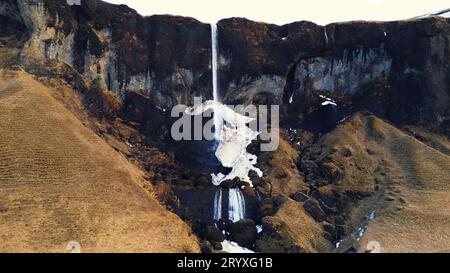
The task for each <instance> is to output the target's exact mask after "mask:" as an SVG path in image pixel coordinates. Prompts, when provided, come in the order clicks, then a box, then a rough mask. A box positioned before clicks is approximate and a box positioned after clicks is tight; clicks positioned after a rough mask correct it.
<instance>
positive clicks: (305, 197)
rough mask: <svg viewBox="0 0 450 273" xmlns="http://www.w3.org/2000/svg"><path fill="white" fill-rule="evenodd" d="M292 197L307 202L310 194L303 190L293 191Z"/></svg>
mask: <svg viewBox="0 0 450 273" xmlns="http://www.w3.org/2000/svg"><path fill="white" fill-rule="evenodd" d="M290 197H291V198H292V199H293V200H295V201H297V202H305V201H306V200H308V199H309V196H308V195H306V194H304V193H302V192H296V193H293V194H292V195H291V196H290Z"/></svg>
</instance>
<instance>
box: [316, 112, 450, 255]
mask: <svg viewBox="0 0 450 273" xmlns="http://www.w3.org/2000/svg"><path fill="white" fill-rule="evenodd" d="M436 141H437V140H436ZM439 141H440V142H441V144H443V145H444V146H447V145H449V144H450V143H449V141H448V140H445V139H442V138H440V139H439ZM323 143H324V144H325V147H327V148H329V149H330V150H334V151H338V152H337V153H335V155H332V157H333V158H334V161H337V162H339V164H340V165H341V166H343V167H344V169H345V170H346V174H345V178H344V180H343V182H342V183H341V184H340V185H339V186H338V188H339V189H340V190H341V191H345V190H347V189H350V190H353V191H355V190H356V191H363V192H372V191H373V189H374V188H375V187H376V186H378V187H380V189H381V192H382V193H383V194H382V196H381V198H380V199H379V200H378V201H377V202H376V204H374V205H371V207H372V209H377V216H376V218H375V220H373V221H371V222H370V224H369V228H368V230H367V232H366V234H365V236H364V237H363V239H362V240H361V243H360V249H359V250H360V251H364V250H365V248H366V245H367V243H368V242H369V241H378V242H380V243H381V247H382V251H383V252H440V251H449V250H450V249H449V245H450V194H449V192H450V178H449V174H450V156H448V155H446V154H444V153H442V152H440V151H439V150H436V149H434V148H432V147H430V146H428V145H425V144H424V143H423V142H420V141H418V140H417V139H415V138H413V137H411V136H409V135H407V134H405V133H404V132H402V131H401V130H399V129H397V128H395V127H394V126H392V125H390V124H388V123H386V122H384V121H383V120H381V119H378V118H376V117H373V116H365V115H362V114H356V115H355V116H354V117H353V118H352V119H351V120H349V121H348V122H346V123H345V124H343V125H341V126H339V127H338V129H336V130H335V131H333V132H332V133H330V134H329V135H327V136H325V137H324V140H323ZM343 147H345V148H349V149H351V150H352V156H351V157H350V158H345V157H342V156H339V151H340V150H342V148H343Z"/></svg>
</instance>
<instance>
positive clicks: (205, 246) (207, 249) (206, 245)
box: [200, 241, 213, 253]
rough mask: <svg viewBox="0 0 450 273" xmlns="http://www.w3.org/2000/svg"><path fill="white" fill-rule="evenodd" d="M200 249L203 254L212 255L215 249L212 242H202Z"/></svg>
mask: <svg viewBox="0 0 450 273" xmlns="http://www.w3.org/2000/svg"><path fill="white" fill-rule="evenodd" d="M200 249H201V251H202V253H211V252H212V250H213V247H212V245H211V243H210V242H208V241H202V242H201V243H200Z"/></svg>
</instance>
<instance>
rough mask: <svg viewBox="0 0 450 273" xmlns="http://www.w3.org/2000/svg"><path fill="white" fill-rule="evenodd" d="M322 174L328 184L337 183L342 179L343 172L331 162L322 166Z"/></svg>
mask: <svg viewBox="0 0 450 273" xmlns="http://www.w3.org/2000/svg"><path fill="white" fill-rule="evenodd" d="M322 173H323V174H324V175H325V177H326V178H327V179H328V181H329V182H330V183H337V182H339V181H341V180H342V178H343V177H344V172H343V171H342V170H341V169H340V168H339V167H338V166H336V165H335V164H334V163H332V162H328V163H323V164H322Z"/></svg>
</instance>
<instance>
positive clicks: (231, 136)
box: [186, 100, 263, 187]
mask: <svg viewBox="0 0 450 273" xmlns="http://www.w3.org/2000/svg"><path fill="white" fill-rule="evenodd" d="M209 109H213V110H214V116H215V117H217V118H218V119H220V121H221V124H222V128H221V131H220V142H219V146H218V147H217V150H216V157H217V159H218V160H219V161H220V163H221V164H222V166H224V167H227V168H231V172H230V173H229V174H228V175H224V174H222V173H219V174H217V175H216V174H211V176H212V182H213V184H214V185H216V186H219V185H220V184H221V183H222V182H223V181H225V180H232V179H234V178H236V177H238V178H239V179H240V180H241V181H245V182H248V183H249V184H250V186H251V187H253V184H252V181H251V180H250V177H249V176H248V174H249V172H250V171H251V170H253V171H255V172H256V173H257V175H258V176H259V177H262V175H263V173H262V171H261V170H260V169H259V168H257V167H255V164H256V163H257V160H258V158H257V157H256V156H255V155H252V154H250V153H248V152H247V146H248V145H249V144H250V143H252V141H253V140H255V139H256V138H257V137H258V135H259V132H256V131H253V130H252V129H250V128H249V127H248V126H247V125H246V124H247V123H250V122H252V121H254V119H253V118H250V117H246V116H244V115H241V114H239V113H236V112H235V111H233V110H232V109H231V108H229V107H227V106H226V105H223V104H222V103H220V102H216V101H211V100H209V101H206V102H204V103H202V104H200V105H197V106H194V107H190V108H187V109H186V113H187V114H190V115H199V114H201V113H203V112H205V111H208V110H209Z"/></svg>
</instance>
